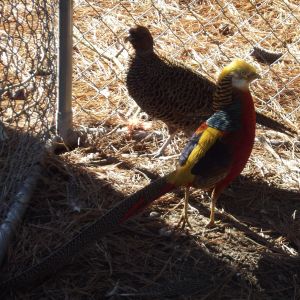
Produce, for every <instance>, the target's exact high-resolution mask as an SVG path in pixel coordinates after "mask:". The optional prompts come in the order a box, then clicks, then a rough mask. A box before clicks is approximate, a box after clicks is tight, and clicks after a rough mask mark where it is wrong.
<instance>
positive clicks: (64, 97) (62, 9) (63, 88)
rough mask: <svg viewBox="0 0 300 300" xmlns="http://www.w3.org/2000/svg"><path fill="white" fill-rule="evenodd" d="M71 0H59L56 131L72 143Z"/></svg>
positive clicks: (67, 142)
mask: <svg viewBox="0 0 300 300" xmlns="http://www.w3.org/2000/svg"><path fill="white" fill-rule="evenodd" d="M72 37H73V0H59V54H58V100H57V112H56V131H57V135H59V136H60V137H61V138H62V139H63V141H64V142H65V143H66V144H67V145H70V144H73V142H74V141H72V136H74V134H73V124H72V48H73V41H72Z"/></svg>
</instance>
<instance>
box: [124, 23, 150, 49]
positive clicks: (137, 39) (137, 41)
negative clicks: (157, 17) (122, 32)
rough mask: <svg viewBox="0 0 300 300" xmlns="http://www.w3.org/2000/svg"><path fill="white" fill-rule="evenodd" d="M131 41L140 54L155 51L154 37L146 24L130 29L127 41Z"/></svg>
mask: <svg viewBox="0 0 300 300" xmlns="http://www.w3.org/2000/svg"><path fill="white" fill-rule="evenodd" d="M127 41H129V42H130V43H131V44H132V46H133V48H134V49H135V51H136V52H137V53H138V54H143V53H151V52H153V38H152V35H151V33H150V31H149V30H148V28H146V27H144V26H140V25H137V26H135V27H132V28H130V29H129V35H128V37H126V38H125V42H127Z"/></svg>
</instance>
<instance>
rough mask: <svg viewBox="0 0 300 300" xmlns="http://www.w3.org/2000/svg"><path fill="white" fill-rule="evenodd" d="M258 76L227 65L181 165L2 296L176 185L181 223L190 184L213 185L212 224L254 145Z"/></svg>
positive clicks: (3, 287)
mask: <svg viewBox="0 0 300 300" xmlns="http://www.w3.org/2000/svg"><path fill="white" fill-rule="evenodd" d="M258 77H259V76H258V74H257V73H256V71H255V69H254V68H253V67H252V66H250V65H249V64H247V63H246V62H245V61H243V60H235V61H233V62H232V63H230V64H229V65H228V66H226V67H225V68H224V69H223V71H222V72H221V74H220V76H219V79H218V82H217V89H216V92H215V95H214V100H213V101H214V102H213V105H214V109H215V111H216V112H215V113H214V114H213V115H212V116H211V117H210V118H209V119H208V120H207V121H206V122H204V123H203V124H201V126H200V127H199V128H198V129H197V130H196V132H195V133H194V135H193V136H192V138H191V140H190V141H189V143H188V144H187V145H186V147H185V149H184V150H183V152H182V155H181V157H180V160H179V165H178V167H177V169H176V170H175V171H173V172H171V173H169V174H168V175H166V176H164V177H162V178H160V179H158V180H156V181H154V182H153V183H150V184H149V185H148V186H146V187H144V188H143V189H141V190H139V191H138V192H136V193H134V194H133V195H131V196H129V197H128V198H127V199H126V200H124V201H122V202H121V203H119V204H118V205H117V206H116V207H114V208H112V209H111V210H110V211H109V212H108V213H107V214H106V215H104V216H103V217H102V218H100V219H99V220H97V221H96V222H95V223H93V224H91V225H90V226H88V227H87V228H85V229H84V230H82V231H81V233H79V234H78V235H77V236H75V238H73V239H72V240H71V241H70V242H68V243H67V244H65V245H63V246H62V247H60V248H59V249H57V250H56V251H54V252H53V253H52V254H50V255H49V256H48V257H46V258H44V259H43V260H41V262H40V263H39V264H37V265H34V266H33V267H31V268H29V269H28V270H25V271H24V272H22V273H20V274H19V275H17V276H16V277H13V278H11V279H9V280H7V281H4V282H1V283H0V294H1V291H7V290H11V289H16V288H28V287H29V286H30V284H32V283H37V282H40V281H42V280H43V279H44V278H45V277H46V276H49V275H50V274H54V273H55V272H56V271H57V270H58V269H59V268H61V267H62V266H63V265H65V264H66V263H67V262H68V261H70V260H71V259H72V258H73V256H74V255H76V254H78V253H79V252H81V251H82V250H84V249H85V248H87V247H88V246H89V245H91V243H93V242H95V241H97V240H99V239H101V238H102V237H103V236H105V235H107V234H108V233H110V232H112V231H115V230H116V229H118V228H119V226H120V225H121V224H123V223H124V222H125V221H126V220H128V219H129V218H131V217H133V216H135V215H136V214H138V213H139V212H141V211H142V210H143V209H144V208H145V207H147V206H148V205H149V204H150V203H151V202H153V201H155V200H156V199H158V198H159V197H161V196H162V195H164V194H166V193H168V192H170V191H172V190H174V189H176V188H178V187H185V188H186V197H185V209H184V213H183V216H182V220H183V222H188V218H187V209H186V208H187V201H188V191H189V188H190V187H196V188H201V189H213V192H212V200H211V201H212V202H211V214H210V222H209V225H213V224H214V208H215V203H216V201H217V198H218V196H219V195H220V194H221V192H222V191H223V190H224V189H225V188H226V187H227V186H228V184H229V183H230V182H231V181H232V180H233V179H234V178H235V177H236V176H238V175H239V174H240V172H241V171H242V170H243V168H244V166H245V165H246V162H247V160H248V158H249V156H250V153H251V150H252V147H253V143H254V137H255V109H254V104H253V100H252V97H251V94H250V91H249V83H250V82H251V81H252V80H254V79H255V78H258Z"/></svg>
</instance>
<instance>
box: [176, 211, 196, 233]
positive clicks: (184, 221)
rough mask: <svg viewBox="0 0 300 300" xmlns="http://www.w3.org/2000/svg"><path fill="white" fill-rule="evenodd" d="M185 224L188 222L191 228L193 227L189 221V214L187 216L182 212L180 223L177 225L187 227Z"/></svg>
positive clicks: (182, 227)
mask: <svg viewBox="0 0 300 300" xmlns="http://www.w3.org/2000/svg"><path fill="white" fill-rule="evenodd" d="M185 224H187V225H188V226H189V227H190V229H193V227H192V225H191V223H190V221H189V218H188V216H186V215H185V214H184V213H182V214H181V217H180V219H179V222H178V224H177V225H176V227H180V228H181V229H184V228H185Z"/></svg>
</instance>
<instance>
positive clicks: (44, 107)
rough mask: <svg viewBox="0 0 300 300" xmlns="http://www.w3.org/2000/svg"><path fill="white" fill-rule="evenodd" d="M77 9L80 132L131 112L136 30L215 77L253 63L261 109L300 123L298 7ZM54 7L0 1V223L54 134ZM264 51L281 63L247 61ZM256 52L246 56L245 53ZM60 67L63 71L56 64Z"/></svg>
mask: <svg viewBox="0 0 300 300" xmlns="http://www.w3.org/2000/svg"><path fill="white" fill-rule="evenodd" d="M73 4H74V6H73V12H72V13H73V28H72V29H73V53H72V54H71V53H70V55H72V56H73V74H72V81H73V94H72V99H73V117H74V124H75V125H76V126H77V128H84V129H86V128H91V127H97V128H99V127H101V126H102V125H103V126H104V125H107V124H111V122H113V120H117V122H121V121H122V120H123V121H124V119H125V120H126V119H127V118H129V117H130V116H131V115H133V113H134V110H135V108H136V105H135V103H134V101H133V100H132V99H130V97H129V96H128V94H127V90H126V86H125V76H126V68H127V64H128V61H129V59H130V57H131V56H132V55H133V52H132V49H131V47H130V45H129V44H126V43H125V42H124V38H125V37H126V36H127V34H128V29H129V28H130V27H132V26H134V25H135V24H140V25H144V26H147V27H149V29H150V31H151V33H152V34H153V37H154V40H155V49H156V51H157V52H158V53H160V54H162V55H164V56H166V57H168V58H170V59H175V60H178V61H181V62H183V63H185V64H186V65H187V66H189V67H191V68H193V69H194V70H196V71H199V72H201V73H203V74H205V75H206V76H207V77H209V78H210V79H213V80H215V79H216V76H217V74H218V73H219V71H220V69H221V68H222V67H223V66H224V65H225V64H226V63H228V62H229V61H230V60H232V59H233V58H235V57H239V58H244V59H246V60H247V61H250V62H251V63H253V64H254V65H255V66H256V67H257V68H258V69H259V71H260V74H261V75H262V80H260V81H257V82H255V83H254V84H253V87H252V88H253V93H254V95H255V99H256V105H257V107H258V109H259V110H260V111H261V112H263V113H266V114H268V115H270V116H272V117H274V118H277V119H278V120H281V121H282V122H285V123H288V125H291V126H295V124H299V115H300V114H299V107H300V105H299V102H298V101H297V97H298V95H299V83H300V80H299V77H300V64H299V61H300V46H299V45H300V42H299V28H300V8H299V4H298V1H296V0H295V1H287V0H273V1H271V0H266V1H251V0H239V1H235V0H232V1H230V0H226V1H221V0H214V1H96V0H94V1H92V0H74V3H73ZM57 12H58V1H28V0H23V1H14V0H6V1H2V2H1V3H0V16H1V21H0V70H1V80H0V101H1V102H0V109H1V110H0V116H1V119H0V157H1V160H0V165H1V172H0V182H1V183H0V185H1V194H0V218H3V216H4V215H5V214H4V212H6V211H7V208H8V207H9V205H10V200H9V199H10V198H11V196H12V195H14V194H16V193H17V191H18V189H19V186H20V184H22V183H23V182H24V180H25V179H26V177H27V176H28V175H29V174H31V173H32V172H33V171H34V170H33V168H34V167H35V165H36V162H37V161H39V160H40V154H41V147H42V145H43V143H44V142H45V141H46V140H47V138H48V137H49V132H50V131H51V130H52V128H53V120H54V115H55V101H56V97H57V95H56V73H57V72H56V57H57V47H56V40H57V39H56V37H57V35H56V32H57V26H58V25H57V22H56V16H57ZM256 47H263V48H265V49H267V50H268V51H271V52H274V53H275V54H276V55H277V56H278V59H276V60H274V61H272V63H268V62H267V61H261V60H262V57H258V56H256V57H253V55H252V54H253V49H255V48H256ZM251 53H252V54H251ZM60 67H61V68H63V67H64V65H63V64H62V65H61V66H60Z"/></svg>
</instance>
